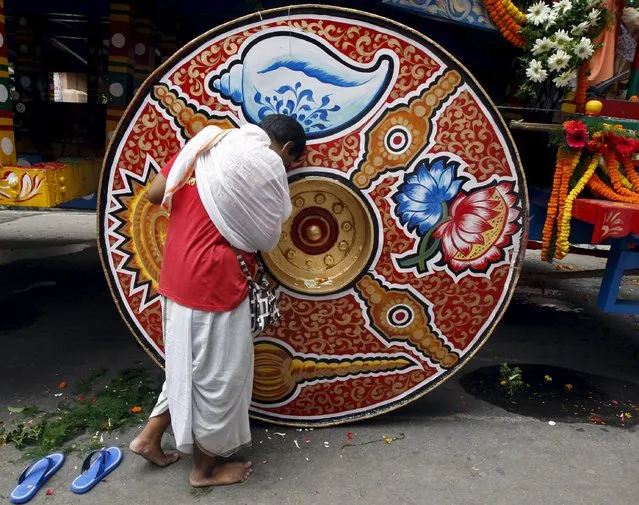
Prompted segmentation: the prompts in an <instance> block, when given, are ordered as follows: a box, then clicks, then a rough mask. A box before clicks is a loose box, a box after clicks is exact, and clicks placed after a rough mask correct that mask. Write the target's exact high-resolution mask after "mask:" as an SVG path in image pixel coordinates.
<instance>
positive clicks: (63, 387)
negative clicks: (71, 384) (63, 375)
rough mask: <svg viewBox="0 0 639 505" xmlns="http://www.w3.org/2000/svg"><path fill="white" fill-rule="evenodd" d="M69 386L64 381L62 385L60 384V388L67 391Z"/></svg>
mask: <svg viewBox="0 0 639 505" xmlns="http://www.w3.org/2000/svg"><path fill="white" fill-rule="evenodd" d="M67 386H68V384H67V383H66V382H64V381H62V382H61V383H60V384H58V388H60V389H65V388H66V387H67Z"/></svg>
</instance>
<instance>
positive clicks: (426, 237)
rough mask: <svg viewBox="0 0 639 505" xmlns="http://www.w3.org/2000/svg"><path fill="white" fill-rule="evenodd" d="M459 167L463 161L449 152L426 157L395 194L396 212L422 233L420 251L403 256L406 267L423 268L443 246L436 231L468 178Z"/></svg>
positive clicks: (400, 220)
mask: <svg viewBox="0 0 639 505" xmlns="http://www.w3.org/2000/svg"><path fill="white" fill-rule="evenodd" d="M458 171H459V163H458V162H456V161H453V160H451V159H450V158H449V157H446V156H440V157H437V158H434V159H428V160H424V161H421V162H420V163H418V164H417V167H416V169H415V171H414V173H411V174H410V175H408V174H407V175H406V177H405V179H404V182H403V183H402V184H401V185H400V186H399V188H398V189H397V193H395V195H394V196H393V201H394V202H395V203H396V204H397V206H396V207H395V215H396V216H397V217H398V218H399V222H400V223H401V224H402V225H403V226H405V227H406V229H407V230H408V231H414V232H416V233H417V235H419V237H420V240H419V246H418V250H417V253H416V254H410V255H408V256H405V257H403V258H401V259H400V260H399V266H401V267H402V268H412V267H417V268H418V270H419V271H420V272H423V271H425V270H426V261H427V260H428V259H430V258H431V257H433V256H434V255H435V254H436V252H437V251H438V250H439V245H440V241H439V239H433V238H432V234H433V231H434V229H435V227H436V226H437V225H438V224H439V223H441V222H442V221H444V220H445V219H446V218H447V217H448V202H450V201H451V200H453V199H454V198H455V197H456V196H457V194H458V193H459V190H460V189H461V187H462V185H463V183H464V182H465V180H466V179H465V178H464V177H463V176H460V175H459V174H458Z"/></svg>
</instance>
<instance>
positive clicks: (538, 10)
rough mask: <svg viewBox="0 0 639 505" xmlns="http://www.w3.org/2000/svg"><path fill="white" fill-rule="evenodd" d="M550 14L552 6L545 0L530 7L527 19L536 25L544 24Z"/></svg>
mask: <svg viewBox="0 0 639 505" xmlns="http://www.w3.org/2000/svg"><path fill="white" fill-rule="evenodd" d="M549 15H550V7H548V6H547V5H546V4H545V3H544V2H543V1H540V2H537V3H534V4H532V5H531V6H530V8H529V9H528V16H527V19H526V20H527V21H528V22H529V23H532V24H533V25H535V26H539V25H543V24H544V23H545V22H546V21H547V20H548V16H549Z"/></svg>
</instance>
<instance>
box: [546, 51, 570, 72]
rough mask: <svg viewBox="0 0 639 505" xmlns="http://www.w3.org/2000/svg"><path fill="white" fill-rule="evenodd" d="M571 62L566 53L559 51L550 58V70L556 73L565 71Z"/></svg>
mask: <svg viewBox="0 0 639 505" xmlns="http://www.w3.org/2000/svg"><path fill="white" fill-rule="evenodd" d="M569 62H570V56H568V53H566V51H563V50H561V49H559V50H558V51H557V52H556V53H555V54H553V55H552V56H551V57H550V58H548V68H549V69H550V70H553V71H555V72H558V71H560V70H563V69H564V68H565V67H566V65H568V63H569Z"/></svg>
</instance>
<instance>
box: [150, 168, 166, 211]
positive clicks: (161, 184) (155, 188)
mask: <svg viewBox="0 0 639 505" xmlns="http://www.w3.org/2000/svg"><path fill="white" fill-rule="evenodd" d="M165 190H166V177H164V176H163V175H162V174H158V175H156V176H155V178H154V179H153V181H151V186H149V189H148V190H147V192H146V199H147V200H148V201H149V202H151V203H155V204H157V205H159V204H161V203H162V200H163V199H164V191H165Z"/></svg>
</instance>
